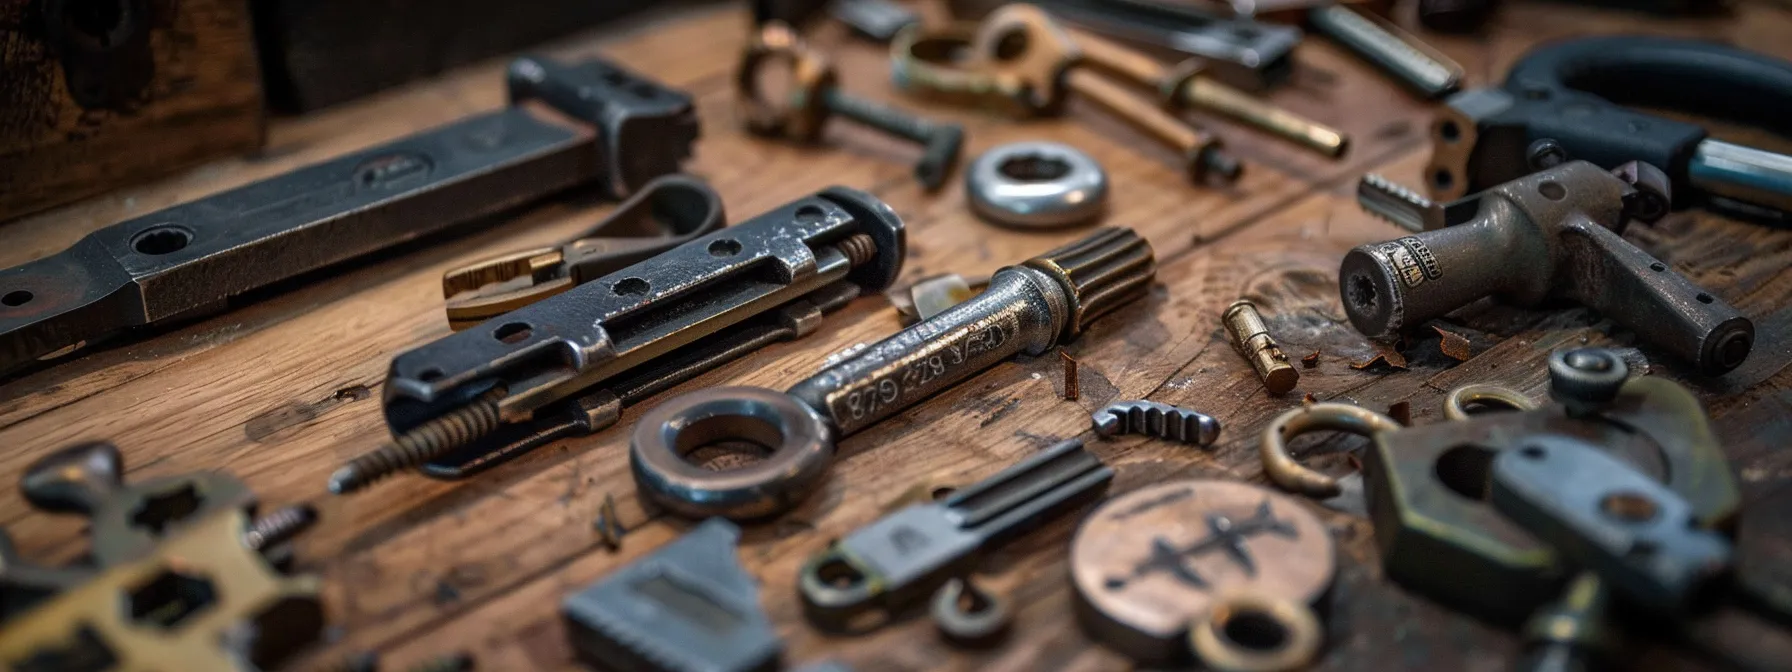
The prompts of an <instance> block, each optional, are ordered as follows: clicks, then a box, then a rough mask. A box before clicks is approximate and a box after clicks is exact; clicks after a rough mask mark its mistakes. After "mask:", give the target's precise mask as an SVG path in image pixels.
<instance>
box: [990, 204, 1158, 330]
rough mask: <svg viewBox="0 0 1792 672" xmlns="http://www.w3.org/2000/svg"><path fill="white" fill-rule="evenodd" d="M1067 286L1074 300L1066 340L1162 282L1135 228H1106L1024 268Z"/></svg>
mask: <svg viewBox="0 0 1792 672" xmlns="http://www.w3.org/2000/svg"><path fill="white" fill-rule="evenodd" d="M1023 265H1024V266H1027V267H1029V268H1032V269H1035V270H1038V271H1042V272H1044V273H1045V274H1046V275H1049V276H1051V277H1052V279H1053V280H1057V281H1058V284H1061V285H1063V286H1064V289H1065V292H1066V294H1067V295H1068V296H1069V298H1070V319H1067V320H1065V321H1064V334H1063V338H1064V339H1065V340H1068V339H1071V338H1075V337H1076V336H1078V335H1080V334H1082V333H1083V329H1084V328H1086V327H1088V326H1089V323H1090V322H1093V321H1095V319H1096V318H1099V317H1101V316H1102V315H1106V314H1108V313H1109V312H1112V311H1113V310H1114V309H1115V308H1119V307H1120V306H1124V305H1126V304H1127V303H1130V302H1132V301H1133V300H1134V299H1137V298H1139V297H1140V296H1143V295H1144V294H1145V292H1146V291H1147V290H1148V289H1150V287H1151V281H1152V280H1153V279H1155V278H1156V277H1157V258H1156V256H1155V255H1153V254H1152V252H1151V243H1148V242H1146V241H1145V239H1144V238H1140V237H1139V234H1138V233H1137V232H1135V231H1133V230H1132V229H1127V228H1115V227H1105V228H1101V229H1097V230H1096V231H1095V232H1094V233H1092V234H1089V236H1087V237H1085V238H1083V239H1082V240H1078V241H1076V242H1074V243H1070V244H1069V245H1065V246H1063V247H1060V248H1058V249H1055V250H1052V251H1050V252H1046V253H1045V254H1041V255H1039V256H1037V257H1034V258H1032V259H1028V260H1027V261H1026V262H1025V263H1024V264H1023Z"/></svg>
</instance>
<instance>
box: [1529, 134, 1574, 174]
mask: <svg viewBox="0 0 1792 672" xmlns="http://www.w3.org/2000/svg"><path fill="white" fill-rule="evenodd" d="M1524 155H1525V159H1526V160H1527V161H1530V164H1531V170H1548V169H1550V168H1554V167H1556V166H1559V165H1562V164H1564V163H1567V162H1568V150H1566V149H1563V148H1562V143H1559V142H1556V141H1555V140H1551V139H1549V138H1543V139H1541V140H1538V141H1536V142H1533V143H1531V146H1530V147H1529V148H1527V149H1525V150H1524Z"/></svg>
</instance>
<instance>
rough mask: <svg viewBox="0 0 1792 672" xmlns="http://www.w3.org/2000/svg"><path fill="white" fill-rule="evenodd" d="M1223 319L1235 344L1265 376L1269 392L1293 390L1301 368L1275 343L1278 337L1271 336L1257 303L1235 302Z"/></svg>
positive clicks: (1227, 309)
mask: <svg viewBox="0 0 1792 672" xmlns="http://www.w3.org/2000/svg"><path fill="white" fill-rule="evenodd" d="M1221 319H1222V320H1223V321H1224V322H1225V323H1226V332H1227V333H1229V334H1231V336H1232V345H1233V346H1234V347H1236V348H1238V351H1239V353H1241V354H1243V355H1244V358H1245V359H1247V360H1250V362H1251V367H1252V368H1255V369H1257V376H1258V377H1259V378H1262V379H1263V385H1264V386H1265V387H1268V388H1269V393H1270V394H1283V393H1286V392H1287V391H1289V390H1292V389H1294V384H1295V383H1297V382H1300V371H1298V370H1296V369H1295V368H1294V365H1292V364H1289V363H1288V355H1286V354H1283V353H1282V348H1281V346H1279V345H1276V340H1275V339H1274V338H1273V337H1271V336H1270V335H1269V327H1267V326H1265V325H1264V324H1263V316H1262V315H1261V314H1258V312H1257V305H1256V304H1253V303H1251V302H1250V301H1249V300H1248V299H1239V300H1237V301H1234V302H1232V305H1231V306H1229V307H1227V308H1226V312H1225V314H1224V315H1223V316H1222V317H1221Z"/></svg>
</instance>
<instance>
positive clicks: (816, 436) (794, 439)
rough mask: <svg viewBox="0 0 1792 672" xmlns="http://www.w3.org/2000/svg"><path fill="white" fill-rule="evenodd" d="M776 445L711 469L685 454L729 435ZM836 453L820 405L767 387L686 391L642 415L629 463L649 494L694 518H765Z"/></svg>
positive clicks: (800, 494)
mask: <svg viewBox="0 0 1792 672" xmlns="http://www.w3.org/2000/svg"><path fill="white" fill-rule="evenodd" d="M731 440H734V441H748V442H751V443H755V444H759V445H761V446H765V447H766V448H769V449H771V454H770V455H768V456H766V458H765V459H764V460H763V461H760V462H757V463H754V464H750V465H747V466H744V467H740V468H736V469H728V470H725V471H710V470H708V469H704V468H703V467H701V466H698V465H695V464H692V463H691V462H690V461H688V460H686V459H685V456H686V455H688V454H690V453H691V452H692V451H694V450H696V449H698V448H701V447H703V446H706V445H711V444H715V443H719V442H722V441H731ZM833 459H834V439H833V434H832V433H831V432H830V431H829V430H828V427H827V424H826V423H825V422H824V421H823V420H822V419H821V416H820V415H819V414H817V413H816V412H815V410H814V409H811V408H809V407H808V406H807V405H805V404H803V403H802V402H800V401H797V400H796V399H795V398H793V397H791V396H790V395H787V394H784V393H782V392H776V391H773V390H767V389H765V388H760V387H717V388H710V389H707V390H700V391H697V392H692V393H689V394H685V395H681V396H678V397H676V398H673V399H672V400H670V401H667V402H666V403H664V404H660V405H659V406H658V407H657V408H654V409H653V410H651V411H648V412H647V413H646V414H645V415H643V416H641V419H640V421H638V422H636V423H635V432H634V438H633V440H632V441H631V442H630V444H629V466H630V467H631V470H632V471H633V472H634V474H635V483H636V484H637V485H638V486H639V487H640V489H641V492H642V493H643V494H644V495H646V496H647V497H648V498H649V499H651V500H653V501H654V502H657V503H659V504H661V505H663V506H665V507H666V508H668V509H670V510H672V511H673V512H676V513H678V514H680V515H684V516H689V517H692V518H707V517H709V516H723V517H726V518H731V519H735V520H747V519H753V518H763V517H766V516H771V515H775V514H779V513H783V512H784V511H787V510H789V509H790V508H791V507H793V506H795V505H796V504H797V503H798V502H801V501H802V500H803V499H804V498H806V497H808V495H809V493H810V492H811V491H813V490H814V489H815V486H816V485H818V484H820V482H821V478H822V476H823V475H825V474H826V473H827V469H828V465H829V464H830V463H831V462H833Z"/></svg>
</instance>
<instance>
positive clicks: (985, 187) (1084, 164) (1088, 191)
mask: <svg viewBox="0 0 1792 672" xmlns="http://www.w3.org/2000/svg"><path fill="white" fill-rule="evenodd" d="M965 194H966V195H967V196H968V197H969V198H970V202H971V209H972V210H974V211H975V212H976V213H977V214H978V215H979V216H981V217H983V218H984V219H985V220H988V221H989V222H991V223H994V224H1000V225H1003V226H1013V227H1019V228H1030V229H1031V228H1054V227H1062V226H1070V225H1074V224H1082V223H1085V222H1090V221H1093V220H1095V219H1097V218H1099V217H1100V216H1101V213H1102V211H1103V209H1104V208H1106V206H1107V199H1108V174H1107V171H1105V170H1103V169H1102V167H1101V164H1099V163H1096V162H1095V159H1094V158H1092V157H1090V156H1089V155H1088V154H1084V153H1083V152H1082V151H1080V150H1078V149H1077V148H1075V147H1071V146H1069V145H1065V144H1061V143H1056V142H1016V143H1012V144H1007V145H1002V146H1000V147H996V148H994V149H991V150H989V151H987V152H984V153H983V155H982V156H979V157H977V160H976V161H974V162H972V163H971V168H970V170H968V171H965Z"/></svg>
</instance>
